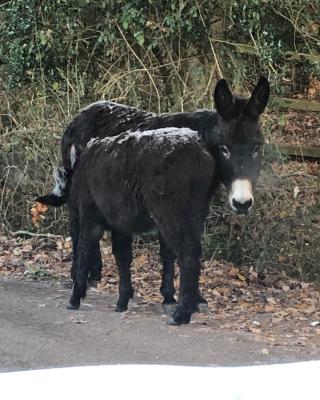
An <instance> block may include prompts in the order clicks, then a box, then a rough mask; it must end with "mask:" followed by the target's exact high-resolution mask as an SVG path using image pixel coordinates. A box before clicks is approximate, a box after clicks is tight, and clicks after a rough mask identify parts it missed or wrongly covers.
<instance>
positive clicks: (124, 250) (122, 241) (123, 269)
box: [111, 230, 133, 312]
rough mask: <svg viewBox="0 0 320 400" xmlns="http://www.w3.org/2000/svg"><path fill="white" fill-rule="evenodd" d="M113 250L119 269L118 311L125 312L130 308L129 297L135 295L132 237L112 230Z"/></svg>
mask: <svg viewBox="0 0 320 400" xmlns="http://www.w3.org/2000/svg"><path fill="white" fill-rule="evenodd" d="M111 233H112V252H113V255H114V257H115V259H116V262H117V265H118V270H119V278H120V280H119V299H118V302H117V307H116V311H117V312H123V311H126V310H127V308H128V302H129V299H131V298H132V297H133V288H132V283H131V271H130V267H131V262H132V238H131V236H128V235H124V234H122V233H120V232H117V231H115V230H112V232H111Z"/></svg>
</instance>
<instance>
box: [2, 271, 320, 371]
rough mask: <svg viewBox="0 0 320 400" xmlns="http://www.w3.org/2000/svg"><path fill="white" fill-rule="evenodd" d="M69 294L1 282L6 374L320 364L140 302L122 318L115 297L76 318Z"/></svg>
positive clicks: (90, 305) (306, 354) (58, 288)
mask: <svg viewBox="0 0 320 400" xmlns="http://www.w3.org/2000/svg"><path fill="white" fill-rule="evenodd" d="M69 292H70V289H66V288H65V287H64V286H62V285H61V284H57V283H54V284H53V283H50V282H27V281H18V280H12V279H10V280H9V279H4V278H0V372H3V371H16V370H25V369H38V368H48V367H67V366H82V365H101V364H119V363H120V364H169V365H201V366H239V365H258V364H268V363H283V362H293V361H305V360H310V359H319V358H320V354H316V353H315V350H314V351H312V350H307V349H305V348H303V347H301V348H294V349H290V348H288V347H286V348H282V347H281V346H279V347H276V346H273V347H270V346H269V347H268V346H267V345H266V344H265V343H261V341H257V340H256V339H255V337H254V335H252V334H250V333H239V332H232V331H226V330H221V329H217V328H212V327H210V326H206V325H203V324H200V323H191V324H190V325H186V326H180V327H173V326H169V325H168V324H167V322H168V320H169V318H168V316H166V315H164V314H163V313H162V309H161V306H160V305H159V307H150V306H149V307H148V306H143V307H141V306H139V307H138V306H137V304H136V303H135V301H132V302H131V303H130V306H129V308H130V311H129V312H126V313H122V314H119V313H116V312H115V311H114V304H115V302H116V298H115V296H111V295H107V294H104V293H98V292H94V291H90V292H89V294H88V296H87V298H86V300H85V304H83V305H82V307H81V309H80V310H78V311H69V310H67V309H66V304H67V301H68V298H69V294H70V293H69ZM266 348H267V351H266V350H265V349H266ZM317 352H318V353H319V350H317Z"/></svg>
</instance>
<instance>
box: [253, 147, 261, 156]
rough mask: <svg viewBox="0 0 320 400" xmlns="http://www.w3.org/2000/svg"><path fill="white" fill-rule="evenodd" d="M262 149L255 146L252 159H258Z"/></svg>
mask: <svg viewBox="0 0 320 400" xmlns="http://www.w3.org/2000/svg"><path fill="white" fill-rule="evenodd" d="M260 148H261V146H260V145H257V146H255V148H254V149H253V152H252V157H253V158H257V157H258V154H259V151H260Z"/></svg>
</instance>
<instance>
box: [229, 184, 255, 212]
mask: <svg viewBox="0 0 320 400" xmlns="http://www.w3.org/2000/svg"><path fill="white" fill-rule="evenodd" d="M233 200H235V201H237V202H238V203H241V204H245V203H246V202H248V201H250V200H251V201H252V205H253V192H252V184H251V182H250V181H249V180H248V179H236V180H235V181H234V182H232V184H231V190H230V193H229V203H230V205H231V207H232V209H233V210H235V211H237V209H236V208H235V206H234V205H233ZM252 205H251V207H252ZM251 207H250V208H251Z"/></svg>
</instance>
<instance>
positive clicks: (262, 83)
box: [246, 76, 270, 120]
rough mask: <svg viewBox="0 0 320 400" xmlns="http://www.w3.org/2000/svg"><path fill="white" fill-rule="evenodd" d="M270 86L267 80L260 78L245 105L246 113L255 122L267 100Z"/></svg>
mask: <svg viewBox="0 0 320 400" xmlns="http://www.w3.org/2000/svg"><path fill="white" fill-rule="evenodd" d="M269 93H270V86H269V82H268V79H267V78H265V77H263V76H262V77H261V78H260V79H259V80H258V83H257V85H256V87H255V88H254V89H253V92H252V95H251V97H250V99H249V101H248V103H247V107H246V112H247V114H249V115H250V117H251V118H253V119H255V120H257V119H258V118H259V116H260V115H261V114H262V113H263V110H264V109H265V107H266V105H267V103H268V100H269Z"/></svg>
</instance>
